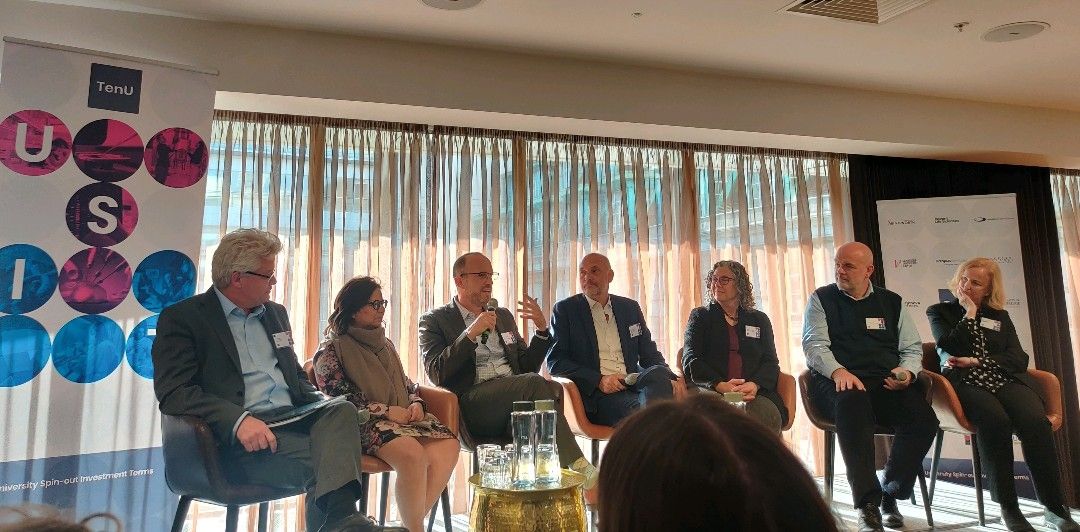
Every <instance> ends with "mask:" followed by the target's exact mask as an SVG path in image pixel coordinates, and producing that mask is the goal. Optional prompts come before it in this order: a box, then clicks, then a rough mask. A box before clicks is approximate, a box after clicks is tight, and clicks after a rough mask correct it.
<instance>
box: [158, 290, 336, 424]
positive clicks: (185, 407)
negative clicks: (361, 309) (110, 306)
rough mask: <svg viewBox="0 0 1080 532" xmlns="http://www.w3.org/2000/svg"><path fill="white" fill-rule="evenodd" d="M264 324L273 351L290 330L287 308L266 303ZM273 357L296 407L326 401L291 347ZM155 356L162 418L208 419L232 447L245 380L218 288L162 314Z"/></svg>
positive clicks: (283, 348)
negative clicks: (277, 335) (278, 335)
mask: <svg viewBox="0 0 1080 532" xmlns="http://www.w3.org/2000/svg"><path fill="white" fill-rule="evenodd" d="M262 322H263V327H264V328H266V334H267V335H269V336H270V345H274V343H273V335H274V334H275V333H278V332H283V331H289V330H291V329H290V327H289V315H288V313H287V312H286V311H285V307H283V306H281V305H279V304H277V303H273V302H268V303H266V312H265V313H264V314H263V318H262ZM274 355H276V356H277V360H278V364H277V365H278V368H280V369H281V373H282V374H283V375H284V376H285V382H286V383H287V384H288V385H289V396H290V397H291V398H292V402H293V404H294V405H302V404H306V403H311V402H314V401H317V400H319V399H320V398H321V397H322V396H321V395H320V394H319V393H318V392H317V391H316V390H315V387H314V386H312V385H311V383H309V382H308V381H307V377H306V376H305V375H304V369H303V368H302V367H301V366H300V363H299V362H298V361H297V358H296V352H294V351H293V348H292V347H291V346H285V347H279V348H276V349H274ZM151 356H152V357H153V359H154V393H155V394H156V395H157V398H158V401H159V405H158V408H159V409H160V410H161V413H163V414H169V415H189V416H197V417H200V418H203V419H205V420H206V422H207V423H208V424H209V425H210V428H211V429H212V430H213V431H214V436H216V437H217V439H218V441H220V442H221V443H223V444H225V445H231V444H232V443H233V441H234V438H233V434H232V431H233V425H235V424H236V420H237V419H239V418H240V416H241V415H243V413H244V378H243V376H242V373H241V369H240V355H239V353H238V352H237V350H236V342H235V341H233V337H232V332H231V331H230V330H229V324H228V322H227V321H225V312H224V311H223V310H222V308H221V301H219V300H218V296H217V293H215V291H214V289H213V288H211V289H210V290H208V291H207V292H205V293H202V294H198V295H195V296H192V297H189V298H187V299H185V300H183V301H181V302H179V303H177V304H175V305H172V306H170V307H168V308H166V309H165V310H164V311H162V312H161V316H160V317H159V318H158V323H157V335H156V337H155V338H154V346H153V348H152V350H151Z"/></svg>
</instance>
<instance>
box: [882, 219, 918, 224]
mask: <svg viewBox="0 0 1080 532" xmlns="http://www.w3.org/2000/svg"><path fill="white" fill-rule="evenodd" d="M888 222H889V225H915V220H912V219H911V218H899V219H893V218H889V220H888Z"/></svg>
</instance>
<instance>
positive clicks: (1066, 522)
mask: <svg viewBox="0 0 1080 532" xmlns="http://www.w3.org/2000/svg"><path fill="white" fill-rule="evenodd" d="M949 288H950V289H951V290H952V292H953V294H954V295H955V296H956V299H955V300H953V301H949V302H946V303H938V304H936V305H933V306H931V307H929V308H927V309H926V315H927V317H928V318H930V329H931V331H932V332H933V335H934V339H935V340H936V341H937V348H938V357H939V358H940V363H941V372H942V374H943V375H945V376H946V378H948V379H949V381H950V382H951V383H952V385H953V388H955V389H956V395H957V397H959V398H960V405H961V406H962V407H963V408H964V415H966V416H967V418H968V419H969V420H971V423H972V424H974V425H975V428H976V429H977V432H976V434H974V435H973V436H972V440H973V441H974V442H975V445H976V446H977V447H978V450H979V454H980V455H981V456H982V461H983V463H984V464H985V466H984V470H985V471H986V472H987V476H988V477H989V481H990V490H991V491H992V492H993V493H994V495H995V497H994V498H995V499H996V500H997V501H998V503H1000V504H1001V519H1002V521H1003V523H1004V524H1005V527H1006V528H1008V529H1009V530H1029V531H1033V530H1035V529H1034V528H1032V526H1031V524H1030V523H1028V522H1027V519H1025V518H1024V515H1023V514H1022V513H1020V507H1019V505H1018V503H1017V499H1016V486H1015V484H1014V482H1013V451H1012V434H1013V432H1016V435H1017V436H1018V437H1019V438H1020V445H1021V448H1022V449H1023V450H1024V459H1025V460H1026V461H1027V465H1028V468H1029V469H1030V470H1031V478H1032V480H1033V481H1034V483H1035V493H1036V494H1037V495H1038V497H1039V501H1040V502H1042V504H1043V506H1044V507H1045V513H1044V516H1045V519H1046V525H1047V526H1048V527H1051V528H1052V529H1054V530H1062V531H1073V532H1075V531H1080V525H1077V523H1076V522H1075V521H1073V520H1072V518H1071V516H1070V515H1069V509H1068V508H1067V507H1066V506H1065V504H1064V500H1063V498H1062V495H1061V480H1060V477H1059V476H1058V464H1057V460H1056V459H1055V455H1056V453H1055V450H1054V440H1053V437H1052V434H1051V432H1052V431H1051V428H1050V421H1049V420H1047V418H1046V408H1045V406H1044V405H1043V403H1042V399H1041V398H1040V397H1039V394H1038V393H1036V391H1035V390H1036V389H1037V383H1036V382H1035V380H1034V379H1033V378H1032V377H1031V376H1030V375H1029V374H1028V373H1027V368H1028V354H1027V353H1025V352H1024V348H1023V347H1021V346H1020V340H1019V338H1017V336H1016V327H1015V326H1013V322H1012V319H1011V318H1010V317H1009V312H1008V311H1007V310H1005V308H1004V307H1005V288H1004V282H1003V279H1002V276H1001V268H1000V267H998V264H997V263H996V262H994V261H993V260H990V259H987V258H983V257H978V258H973V259H969V260H967V261H965V262H964V263H963V264H961V265H960V267H959V268H957V269H956V273H955V274H954V275H953V278H952V280H951V281H949Z"/></svg>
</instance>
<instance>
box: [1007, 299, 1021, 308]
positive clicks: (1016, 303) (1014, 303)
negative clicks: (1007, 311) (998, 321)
mask: <svg viewBox="0 0 1080 532" xmlns="http://www.w3.org/2000/svg"><path fill="white" fill-rule="evenodd" d="M1005 306H1006V307H1012V308H1017V307H1019V306H1020V298H1018V297H1010V298H1006V299H1005Z"/></svg>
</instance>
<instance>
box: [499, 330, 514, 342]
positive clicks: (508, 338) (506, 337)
mask: <svg viewBox="0 0 1080 532" xmlns="http://www.w3.org/2000/svg"><path fill="white" fill-rule="evenodd" d="M500 334H502V339H503V343H504V344H506V345H511V344H513V343H516V342H517V338H516V337H515V336H514V332H513V331H506V332H504V333H500Z"/></svg>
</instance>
